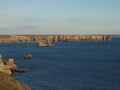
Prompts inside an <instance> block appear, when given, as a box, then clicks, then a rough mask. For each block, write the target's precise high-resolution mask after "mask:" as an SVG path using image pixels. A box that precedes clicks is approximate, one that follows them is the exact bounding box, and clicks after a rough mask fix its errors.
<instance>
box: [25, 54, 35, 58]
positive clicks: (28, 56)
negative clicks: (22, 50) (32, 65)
mask: <svg viewBox="0 0 120 90" xmlns="http://www.w3.org/2000/svg"><path fill="white" fill-rule="evenodd" d="M24 58H25V59H31V58H33V56H32V55H31V54H28V55H26V56H24Z"/></svg>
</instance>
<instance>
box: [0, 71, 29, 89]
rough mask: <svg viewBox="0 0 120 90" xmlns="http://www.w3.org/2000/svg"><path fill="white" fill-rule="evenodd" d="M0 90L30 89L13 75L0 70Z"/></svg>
mask: <svg viewBox="0 0 120 90" xmlns="http://www.w3.org/2000/svg"><path fill="white" fill-rule="evenodd" d="M0 90H31V89H30V88H29V87H28V86H26V85H24V84H22V83H21V82H19V81H17V80H16V79H14V78H13V77H11V76H9V75H7V74H5V73H2V72H0Z"/></svg>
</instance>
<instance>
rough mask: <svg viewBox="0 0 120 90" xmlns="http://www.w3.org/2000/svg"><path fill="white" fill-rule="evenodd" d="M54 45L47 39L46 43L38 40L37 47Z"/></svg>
mask: <svg viewBox="0 0 120 90" xmlns="http://www.w3.org/2000/svg"><path fill="white" fill-rule="evenodd" d="M51 46H54V45H53V44H52V43H51V41H50V40H49V39H48V40H47V42H46V43H44V42H38V47H51Z"/></svg>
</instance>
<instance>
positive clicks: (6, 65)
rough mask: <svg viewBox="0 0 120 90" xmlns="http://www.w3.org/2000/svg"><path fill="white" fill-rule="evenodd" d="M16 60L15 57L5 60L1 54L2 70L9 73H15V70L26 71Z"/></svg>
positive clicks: (0, 69) (0, 67) (0, 64)
mask: <svg viewBox="0 0 120 90" xmlns="http://www.w3.org/2000/svg"><path fill="white" fill-rule="evenodd" d="M14 61H15V59H14V58H10V59H8V60H3V59H2V55H1V54H0V71H1V72H3V73H6V74H7V75H13V73H14V72H20V73H23V72H25V71H24V70H22V69H20V68H18V67H17V66H16V64H15V63H14Z"/></svg>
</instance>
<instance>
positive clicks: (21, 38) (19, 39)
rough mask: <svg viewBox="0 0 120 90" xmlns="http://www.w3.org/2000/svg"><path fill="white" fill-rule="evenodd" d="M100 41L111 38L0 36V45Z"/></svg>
mask: <svg viewBox="0 0 120 90" xmlns="http://www.w3.org/2000/svg"><path fill="white" fill-rule="evenodd" d="M48 39H49V40H50V41H55V42H58V41H66V42H68V41H100V40H111V39H112V36H104V35H28V36H17V35H11V36H2V37H1V36H0V43H16V42H39V41H47V40H48Z"/></svg>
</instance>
